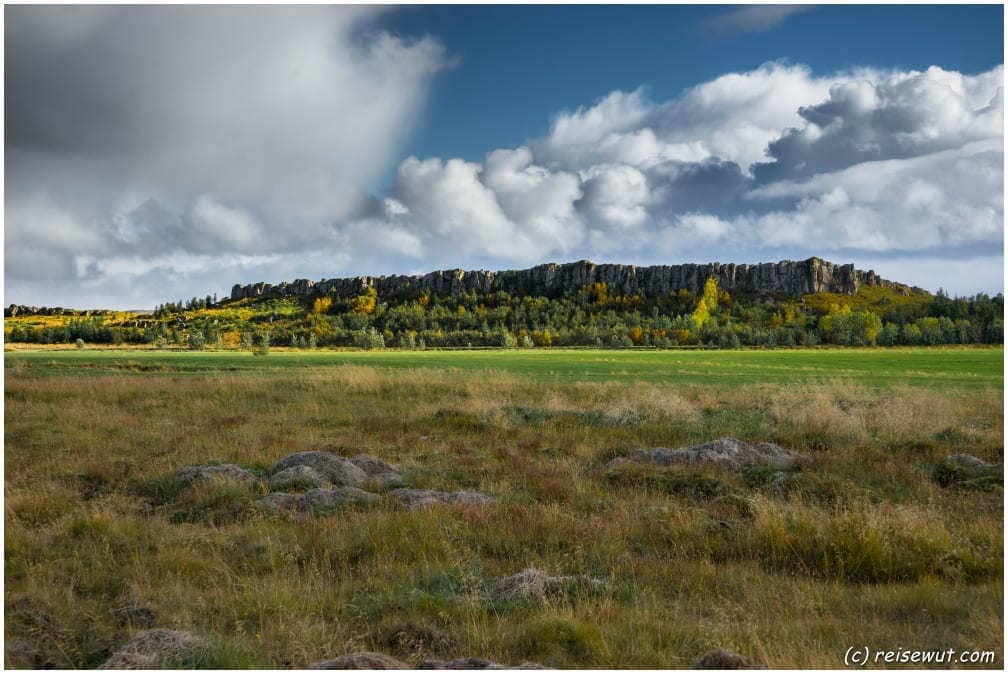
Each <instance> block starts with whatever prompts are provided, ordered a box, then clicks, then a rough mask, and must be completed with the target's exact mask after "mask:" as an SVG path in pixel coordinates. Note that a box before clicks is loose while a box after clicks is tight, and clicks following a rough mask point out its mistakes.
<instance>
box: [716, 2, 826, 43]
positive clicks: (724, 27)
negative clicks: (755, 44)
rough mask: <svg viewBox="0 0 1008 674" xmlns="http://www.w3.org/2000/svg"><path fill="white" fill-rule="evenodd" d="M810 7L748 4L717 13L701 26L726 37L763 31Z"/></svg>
mask: <svg viewBox="0 0 1008 674" xmlns="http://www.w3.org/2000/svg"><path fill="white" fill-rule="evenodd" d="M810 9H813V7H811V6H808V5H750V6H749V7H740V8H738V9H732V10H729V11H727V12H724V13H722V14H718V15H717V16H715V17H713V18H711V19H708V20H707V21H706V22H704V24H703V27H704V28H705V29H706V30H708V31H711V32H713V33H716V34H718V35H722V36H726V37H730V36H735V35H740V34H742V33H765V32H767V31H769V30H773V29H774V28H776V27H777V26H779V25H781V24H782V23H784V21H785V19H787V18H788V17H790V16H793V15H795V14H798V13H801V12H807V11H809V10H810Z"/></svg>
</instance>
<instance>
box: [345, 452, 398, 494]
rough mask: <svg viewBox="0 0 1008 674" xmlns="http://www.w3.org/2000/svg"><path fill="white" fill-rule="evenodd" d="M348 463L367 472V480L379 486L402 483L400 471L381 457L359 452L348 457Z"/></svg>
mask: <svg viewBox="0 0 1008 674" xmlns="http://www.w3.org/2000/svg"><path fill="white" fill-rule="evenodd" d="M350 463H352V464H353V465H355V466H357V467H358V468H360V469H361V470H363V471H364V472H365V473H366V474H367V476H368V481H369V482H373V483H375V484H377V485H379V486H382V487H385V486H388V485H393V484H400V483H402V477H403V476H402V473H400V472H399V471H398V470H396V469H395V468H393V467H392V466H390V465H389V464H387V463H385V462H384V461H382V460H381V459H376V458H374V457H373V456H367V455H366V454H360V455H358V456H355V457H353V458H352V459H350Z"/></svg>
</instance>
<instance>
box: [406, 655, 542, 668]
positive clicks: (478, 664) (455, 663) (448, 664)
mask: <svg viewBox="0 0 1008 674" xmlns="http://www.w3.org/2000/svg"><path fill="white" fill-rule="evenodd" d="M419 669H546V668H545V667H543V666H542V665H540V664H538V663H536V662H523V663H522V664H520V665H518V666H517V667H509V666H507V665H502V664H500V663H498V662H491V661H490V660H484V659H483V658H456V659H455V660H424V661H423V662H422V663H420V667H419Z"/></svg>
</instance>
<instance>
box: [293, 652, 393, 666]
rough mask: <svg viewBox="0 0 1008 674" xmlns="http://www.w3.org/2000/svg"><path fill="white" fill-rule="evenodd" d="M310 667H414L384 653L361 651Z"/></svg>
mask: <svg viewBox="0 0 1008 674" xmlns="http://www.w3.org/2000/svg"><path fill="white" fill-rule="evenodd" d="M308 669H412V668H411V667H410V666H409V665H407V664H406V663H405V662H402V661H400V660H396V659H395V658H393V657H390V656H388V655H384V654H383V653H372V652H370V651H361V652H359V653H348V654H347V655H341V656H339V657H338V658H333V659H332V660H323V661H321V662H316V663H313V664H311V665H308Z"/></svg>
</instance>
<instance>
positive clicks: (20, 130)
mask: <svg viewBox="0 0 1008 674" xmlns="http://www.w3.org/2000/svg"><path fill="white" fill-rule="evenodd" d="M375 11H376V10H374V9H371V8H363V7H323V6H311V7H298V8H296V9H291V8H285V7H270V6H256V7H185V6H175V7H83V6H77V7H59V6H48V7H31V6H18V7H11V8H9V10H8V11H7V12H6V35H5V37H6V47H5V49H6V78H7V81H6V94H7V109H6V121H7V132H6V153H7V163H6V167H7V178H6V180H7V186H6V193H7V203H6V230H7V240H6V257H7V260H8V262H9V264H8V268H7V272H6V275H7V278H8V279H9V280H10V279H16V278H18V275H19V274H21V273H22V272H21V270H23V269H24V268H25V265H24V264H22V263H21V262H20V261H19V260H20V259H21V258H23V257H24V256H25V255H26V252H25V251H26V250H27V249H28V247H29V246H35V247H36V248H38V247H42V248H44V249H45V250H46V251H47V252H48V254H49V255H50V256H52V257H53V258H54V259H55V258H60V259H62V258H65V257H67V256H69V257H75V256H79V255H92V256H94V257H95V259H96V260H98V262H97V264H98V266H99V267H100V266H102V265H107V264H109V262H108V260H109V259H110V258H114V257H122V258H123V259H130V258H138V259H156V258H161V257H164V256H165V255H166V254H169V253H173V252H175V253H191V254H196V255H203V254H208V255H213V254H219V255H224V254H229V253H239V254H243V255H262V254H273V253H284V252H287V251H297V250H304V249H305V248H307V247H315V248H317V247H319V246H335V245H337V244H338V243H339V242H340V241H341V238H340V235H339V232H337V231H336V230H335V229H334V224H336V223H340V222H346V221H348V220H349V219H350V218H351V217H356V216H357V215H358V214H359V213H360V211H361V209H362V208H363V206H364V205H365V204H366V203H367V189H368V188H369V186H370V185H371V183H372V182H373V181H374V180H375V179H376V178H377V177H378V176H380V175H381V174H382V173H383V172H384V171H385V170H386V168H387V166H388V165H389V164H390V163H391V162H393V161H394V160H395V153H396V151H397V149H398V147H399V146H400V144H401V141H402V139H403V138H404V136H405V134H406V133H407V132H408V131H409V129H410V128H411V126H412V124H413V121H414V119H415V117H416V113H417V111H418V109H419V106H420V104H421V103H422V102H423V99H424V97H425V95H426V92H427V88H428V86H427V85H428V83H429V82H430V80H431V78H432V77H433V76H434V75H435V74H436V73H437V71H438V70H439V69H440V68H442V67H443V66H445V65H446V63H447V59H446V56H445V54H444V49H443V47H442V46H441V45H440V44H439V43H438V42H437V41H436V40H434V39H432V38H426V37H425V38H418V39H406V38H401V37H395V36H392V35H389V34H387V33H382V32H368V31H369V30H370V29H369V28H368V27H369V26H370V25H371V23H370V21H371V18H372V17H373V15H374V14H375ZM60 268H61V269H63V271H62V272H60V273H61V274H64V275H65V274H66V273H69V272H68V271H67V270H66V265H61V267H60Z"/></svg>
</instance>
